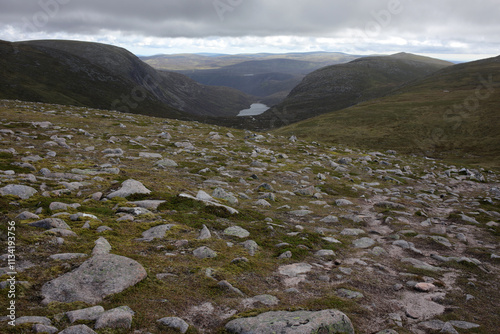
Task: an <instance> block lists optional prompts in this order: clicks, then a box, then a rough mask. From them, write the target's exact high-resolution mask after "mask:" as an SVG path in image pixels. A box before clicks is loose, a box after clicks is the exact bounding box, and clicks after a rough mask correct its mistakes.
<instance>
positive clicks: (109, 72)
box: [0, 40, 252, 119]
mask: <svg viewBox="0 0 500 334" xmlns="http://www.w3.org/2000/svg"><path fill="white" fill-rule="evenodd" d="M0 54H1V58H0V67H1V70H0V71H1V72H0V87H1V90H0V97H1V98H7V99H24V100H29V101H41V102H48V103H59V104H71V105H76V106H88V107H94V108H102V109H117V110H120V111H126V112H133V113H141V114H146V115H155V116H161V117H175V118H183V119H193V117H199V116H203V117H205V116H211V117H217V116H235V115H237V113H238V112H239V110H241V109H244V108H246V107H248V106H249V105H250V104H251V102H252V98H251V97H249V96H247V95H245V94H243V93H241V92H239V91H236V90H234V89H229V88H225V87H206V86H203V85H201V84H199V83H196V82H195V81H193V80H191V79H189V78H188V77H186V76H183V75H181V74H178V73H172V72H159V71H157V70H155V69H153V68H152V67H151V66H149V65H147V64H145V63H144V62H142V61H141V60H140V59H139V58H137V57H136V56H134V55H133V54H131V53H130V52H128V51H127V50H125V49H122V48H118V47H114V46H110V45H104V44H98V43H86V42H77V41H55V40H51V41H30V42H21V43H9V42H1V43H0Z"/></svg>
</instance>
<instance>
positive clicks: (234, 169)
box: [0, 100, 500, 334]
mask: <svg viewBox="0 0 500 334" xmlns="http://www.w3.org/2000/svg"><path fill="white" fill-rule="evenodd" d="M0 249H1V250H0V263H1V265H0V294H1V295H2V297H1V298H0V309H2V310H4V313H3V314H2V316H1V317H0V333H2V334H3V333H5V334H20V333H23V334H24V333H26V334H32V333H65V334H68V333H73V334H74V333H86V334H87V333H88V334H96V333H97V334H146V333H151V334H170V333H172V334H173V333H180V332H182V333H187V334H195V333H203V334H222V333H224V334H226V333H231V334H244V333H255V334H261V333H307V334H312V333H315V334H318V333H337V334H353V333H373V334H375V333H376V334H391V333H399V334H410V333H412V334H414V333H425V334H431V333H457V332H459V333H462V334H465V333H475V334H492V333H497V332H498V330H497V329H498V326H499V318H498V315H499V314H500V280H498V277H499V275H500V174H498V173H495V172H493V171H486V170H484V171H481V170H478V169H470V168H464V167H463V166H460V165H450V164H448V163H442V162H439V161H432V160H429V159H424V158H422V157H418V156H407V155H404V154H400V153H397V152H394V151H388V152H385V151H384V152H373V151H365V150H358V149H353V148H349V147H347V146H344V145H335V147H332V145H324V144H322V143H319V142H316V143H314V142H310V141H307V140H302V139H300V138H299V139H298V140H291V139H289V138H287V137H282V136H275V135H273V134H257V133H252V132H249V131H243V130H229V129H227V128H222V127H219V126H213V125H207V124H202V123H199V122H186V121H179V120H169V121H168V122H165V121H164V120H163V119H159V118H153V117H147V116H144V115H133V114H127V113H120V112H110V111H104V110H95V109H89V108H80V107H72V106H63V105H52V104H41V103H30V102H24V101H7V100H0ZM485 305H487V307H485ZM5 315H7V316H5ZM13 321H15V325H16V326H13V325H12V324H13ZM94 330H95V331H94Z"/></svg>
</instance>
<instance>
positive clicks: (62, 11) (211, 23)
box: [0, 0, 500, 54]
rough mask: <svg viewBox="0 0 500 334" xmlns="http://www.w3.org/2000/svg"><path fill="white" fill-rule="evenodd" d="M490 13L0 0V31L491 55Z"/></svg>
mask: <svg viewBox="0 0 500 334" xmlns="http://www.w3.org/2000/svg"><path fill="white" fill-rule="evenodd" d="M499 17H500V2H499V1H498V0H477V1H467V2H466V1H456V0H455V1H453V0H440V1H431V0H420V1H417V0H381V1H373V0H357V1H345V0H328V1H327V0H286V1H285V0H142V1H128V0H120V1H118V0H106V1H102V0H38V1H19V0H0V22H1V23H0V38H2V39H7V40H22V39H33V38H81V39H85V40H98V41H105V42H111V43H113V41H114V43H117V44H122V46H126V44H128V45H129V47H130V48H136V49H141V48H147V45H148V44H150V45H151V46H150V47H151V48H154V47H160V48H169V47H171V48H172V49H175V48H176V46H175V44H177V48H179V49H181V48H182V45H183V46H184V47H186V46H187V47H193V48H196V47H197V46H199V47H202V48H204V47H207V46H208V48H209V49H210V52H212V51H214V50H212V48H213V49H217V48H218V47H226V48H229V50H233V49H234V50H244V49H245V48H246V49H252V50H254V49H255V45H252V44H249V43H252V42H256V43H259V44H260V47H261V48H262V49H264V48H265V47H266V45H263V44H262V43H266V39H267V41H268V42H270V43H273V44H269V45H267V47H268V48H269V49H277V48H278V47H277V45H276V44H274V43H278V46H280V43H281V46H280V47H279V48H280V49H283V50H287V49H297V48H300V47H302V48H304V49H306V50H307V49H311V48H316V47H318V48H326V47H328V48H329V49H332V48H333V49H335V47H337V49H335V50H334V51H344V52H348V51H349V52H352V51H356V50H357V52H358V53H364V52H377V51H380V52H384V50H387V51H392V50H393V49H397V51H409V52H428V53H464V54H466V53H476V54H477V53H480V54H495V53H498V50H500V35H499V34H498V32H499V31H500V20H499V19H498V18H499ZM309 43H312V44H309ZM123 44H125V45H123ZM141 44H142V45H141ZM218 44H219V45H218ZM389 49H390V50H389ZM165 51H167V52H168V50H165ZM199 51H203V50H199ZM224 51H225V50H222V49H221V50H219V52H224ZM262 51H266V50H262ZM355 53H356V52H355Z"/></svg>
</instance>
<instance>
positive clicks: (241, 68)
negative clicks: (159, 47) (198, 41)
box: [141, 52, 359, 105]
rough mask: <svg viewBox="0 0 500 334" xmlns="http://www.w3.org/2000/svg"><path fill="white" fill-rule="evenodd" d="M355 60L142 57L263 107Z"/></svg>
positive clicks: (318, 55) (322, 56)
mask: <svg viewBox="0 0 500 334" xmlns="http://www.w3.org/2000/svg"><path fill="white" fill-rule="evenodd" d="M357 58H359V57H358V56H353V55H346V54H343V53H331V52H310V53H287V54H267V53H262V54H248V55H247V54H243V55H216V56H205V55H199V54H196V55H184V54H181V55H159V56H153V57H142V58H141V59H142V60H144V61H145V62H146V63H148V64H150V65H151V66H153V67H155V68H157V69H164V70H173V71H178V72H179V73H182V74H185V75H187V76H189V77H190V78H191V79H193V80H195V81H197V82H199V83H202V84H204V85H212V86H213V85H215V86H226V87H231V88H235V89H238V90H240V91H242V92H244V93H246V94H250V95H254V96H256V97H258V98H259V100H261V101H262V102H263V103H266V104H268V105H273V104H277V103H279V102H281V101H282V100H283V99H284V98H285V97H286V96H287V95H288V93H289V92H290V91H291V90H292V89H293V88H294V87H295V86H296V85H298V84H299V83H300V81H301V80H302V79H303V78H304V76H305V75H306V74H308V73H310V72H312V71H314V70H317V69H319V68H321V67H324V66H327V65H332V64H339V63H345V62H348V61H351V60H353V59H357Z"/></svg>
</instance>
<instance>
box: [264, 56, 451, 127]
mask: <svg viewBox="0 0 500 334" xmlns="http://www.w3.org/2000/svg"><path fill="white" fill-rule="evenodd" d="M450 65H451V63H448V62H445V61H440V60H437V59H432V58H427V57H421V56H415V55H411V54H406V53H400V54H396V55H392V56H377V57H366V58H361V59H357V60H354V61H352V62H350V63H347V64H340V65H333V66H328V67H325V68H321V69H319V70H317V71H315V72H313V73H311V74H309V75H307V76H306V77H305V78H304V79H303V80H302V82H301V83H300V84H299V85H298V86H297V87H295V88H294V89H293V90H292V91H291V92H290V94H289V95H288V97H287V98H286V99H285V100H284V101H283V102H282V103H280V104H278V105H277V106H275V107H274V108H273V109H271V110H270V111H269V112H267V113H266V114H267V115H266V114H265V115H263V116H262V117H261V118H262V119H263V120H264V122H265V121H266V120H269V118H271V119H273V118H276V117H274V116H273V115H279V117H278V119H275V120H274V121H273V122H272V123H270V122H268V123H269V124H272V125H273V126H281V125H286V124H290V123H293V122H298V121H301V120H304V119H307V118H311V117H314V116H317V115H321V114H324V113H327V112H330V111H334V110H340V109H343V108H347V107H350V106H352V105H355V104H357V103H360V102H363V101H368V100H370V99H373V98H377V97H381V96H384V95H386V94H388V93H389V92H391V91H392V90H393V89H395V88H397V87H399V86H400V85H402V84H404V83H406V82H409V81H412V80H415V79H418V78H422V77H424V76H426V75H428V74H430V73H433V72H435V71H437V70H439V69H442V68H443V67H446V66H450Z"/></svg>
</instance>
